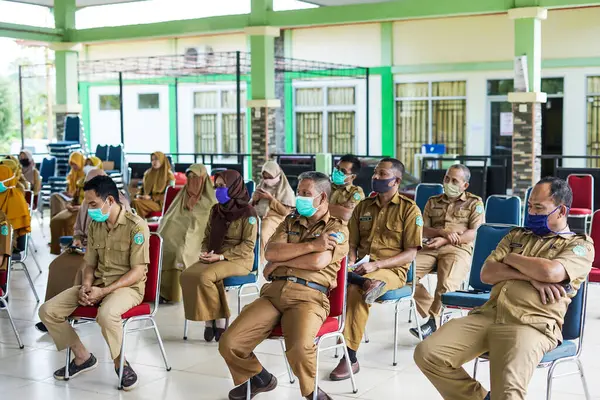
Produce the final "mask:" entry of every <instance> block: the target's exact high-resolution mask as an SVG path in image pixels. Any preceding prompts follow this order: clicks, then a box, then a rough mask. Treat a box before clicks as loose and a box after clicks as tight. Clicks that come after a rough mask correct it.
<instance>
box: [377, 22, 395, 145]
mask: <svg viewBox="0 0 600 400" xmlns="http://www.w3.org/2000/svg"><path fill="white" fill-rule="evenodd" d="M393 65H394V23H393V22H382V23H381V68H379V69H380V71H381V75H380V76H381V154H382V155H390V156H392V157H394V156H395V155H396V146H395V136H396V126H395V124H394V102H395V97H394V74H393V73H392V66H393ZM375 134H376V133H375Z"/></svg>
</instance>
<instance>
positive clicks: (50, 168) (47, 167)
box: [40, 157, 56, 183]
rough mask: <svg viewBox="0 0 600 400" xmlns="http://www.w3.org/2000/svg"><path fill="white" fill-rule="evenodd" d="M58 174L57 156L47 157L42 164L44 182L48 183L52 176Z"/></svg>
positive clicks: (41, 175)
mask: <svg viewBox="0 0 600 400" xmlns="http://www.w3.org/2000/svg"><path fill="white" fill-rule="evenodd" d="M53 176H56V157H46V158H44V159H43V160H42V164H41V165H40V178H41V179H42V183H48V180H49V179H50V177H53Z"/></svg>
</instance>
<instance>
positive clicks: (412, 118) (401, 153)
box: [396, 81, 467, 171]
mask: <svg viewBox="0 0 600 400" xmlns="http://www.w3.org/2000/svg"><path fill="white" fill-rule="evenodd" d="M466 87H467V84H466V82H465V81H452V82H418V83H398V84H396V156H397V157H398V158H399V159H400V161H402V162H403V163H404V165H405V166H406V169H407V170H408V171H412V170H413V162H414V154H415V153H420V152H421V146H422V145H423V144H427V143H438V144H445V145H446V152H447V153H449V154H463V153H464V151H465V133H466V121H467V117H466V114H467V98H466Z"/></svg>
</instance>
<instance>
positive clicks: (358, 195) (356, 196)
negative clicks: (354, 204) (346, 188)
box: [352, 192, 361, 201]
mask: <svg viewBox="0 0 600 400" xmlns="http://www.w3.org/2000/svg"><path fill="white" fill-rule="evenodd" d="M352 198H353V199H354V200H356V201H358V200H360V199H361V196H360V193H358V192H355V193H354V194H353V195H352Z"/></svg>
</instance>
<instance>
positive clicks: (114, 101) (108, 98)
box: [98, 94, 121, 111]
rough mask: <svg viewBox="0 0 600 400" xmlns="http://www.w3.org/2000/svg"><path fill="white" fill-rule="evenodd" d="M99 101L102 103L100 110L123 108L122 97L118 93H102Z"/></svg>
mask: <svg viewBox="0 0 600 400" xmlns="http://www.w3.org/2000/svg"><path fill="white" fill-rule="evenodd" d="M98 103H99V104H100V111H114V110H120V109H121V98H120V96H119V95H118V94H101V95H100V96H99V101H98Z"/></svg>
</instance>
